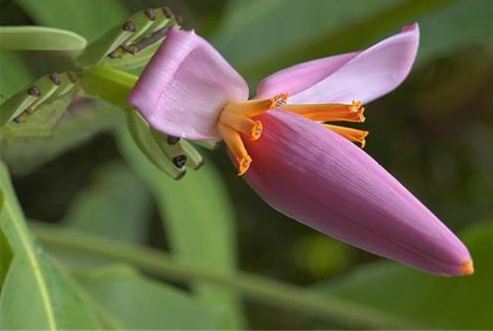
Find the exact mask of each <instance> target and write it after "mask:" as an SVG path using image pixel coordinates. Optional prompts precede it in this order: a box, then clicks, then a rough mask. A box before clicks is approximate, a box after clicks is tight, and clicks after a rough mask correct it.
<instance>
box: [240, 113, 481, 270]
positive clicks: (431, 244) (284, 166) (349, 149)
mask: <svg viewBox="0 0 493 331" xmlns="http://www.w3.org/2000/svg"><path fill="white" fill-rule="evenodd" d="M256 119H258V120H260V121H262V123H263V127H264V130H263V134H262V137H261V138H260V139H259V140H257V141H249V140H245V145H246V148H247V149H248V151H249V154H250V155H251V157H252V159H253V162H252V164H251V167H250V169H249V171H248V172H247V173H246V174H245V175H244V178H245V179H246V180H247V182H248V183H249V184H250V186H251V187H252V188H253V189H254V190H255V191H256V192H257V193H258V194H259V195H260V196H261V197H262V198H263V199H264V200H265V201H266V202H267V203H268V204H270V205H271V206H272V207H273V208H275V209H277V210H278V211H280V212H281V213H283V214H286V215H287V216H289V217H291V218H293V219H296V220H298V221H300V222H302V223H304V224H306V225H308V226H310V227H312V228H314V229H316V230H318V231H320V232H322V233H324V234H326V235H329V236H331V237H334V238H337V239H339V240H342V241H345V242H347V243H350V244H352V245H354V246H356V247H359V248H361V249H364V250H367V251H369V252H372V253H375V254H378V255H381V256H384V257H387V258H390V259H394V260H397V261H400V262H403V263H406V264H409V265H411V266H414V267H416V268H419V269H423V270H425V271H428V272H431V273H435V274H441V275H464V274H470V273H472V271H473V269H472V261H471V257H470V255H469V252H468V251H467V248H466V247H465V246H464V245H463V244H462V242H461V241H460V240H459V239H458V238H457V237H456V236H455V235H454V234H453V233H452V232H451V231H450V230H449V229H447V227H446V226H445V225H444V224H442V223H441V222H440V221H439V220H438V219H437V218H436V217H435V216H434V215H433V214H432V213H431V212H430V211H429V210H428V209H427V208H426V207H425V206H423V204H421V203H420V202H419V201H418V200H417V199H416V198H415V197H414V196H413V195H412V194H411V193H410V192H409V191H408V190H406V189H405V188H404V187H403V186H402V185H401V184H400V183H399V182H398V181H397V180H396V179H394V178H393V177H392V176H391V175H390V174H389V173H388V172H387V171H385V169H383V168H382V167H381V166H380V165H379V164H377V162H375V161H374V160H373V159H372V158H371V157H369V156H368V155H367V154H366V153H365V152H363V151H362V150H361V149H360V148H358V147H356V146H355V145H354V144H352V143H350V142H349V141H347V140H346V139H344V138H342V137H340V136H339V135H337V134H336V133H333V132H332V131H330V130H328V129H325V128H324V127H323V126H322V125H320V124H318V123H316V122H313V121H310V120H307V119H305V118H303V117H301V116H299V115H296V114H293V113H289V112H286V111H282V110H273V111H270V112H269V113H266V114H263V115H261V116H259V117H257V118H256Z"/></svg>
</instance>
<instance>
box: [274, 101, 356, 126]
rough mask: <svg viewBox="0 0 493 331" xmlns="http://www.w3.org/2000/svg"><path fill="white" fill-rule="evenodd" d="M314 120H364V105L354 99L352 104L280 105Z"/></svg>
mask: <svg viewBox="0 0 493 331" xmlns="http://www.w3.org/2000/svg"><path fill="white" fill-rule="evenodd" d="M280 108H281V109H285V110H289V111H292V112H294V113H297V114H299V115H302V116H305V117H307V118H309V119H311V120H314V121H323V122H325V121H346V122H359V123H361V122H364V121H365V117H364V116H363V112H364V110H365V108H364V107H362V106H361V102H359V101H353V102H352V104H350V105H346V104H339V103H322V104H286V105H283V106H281V107H280Z"/></svg>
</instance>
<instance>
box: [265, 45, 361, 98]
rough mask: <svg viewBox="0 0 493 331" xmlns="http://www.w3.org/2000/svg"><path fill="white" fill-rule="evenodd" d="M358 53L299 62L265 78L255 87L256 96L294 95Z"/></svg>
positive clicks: (328, 74) (329, 73)
mask: <svg viewBox="0 0 493 331" xmlns="http://www.w3.org/2000/svg"><path fill="white" fill-rule="evenodd" d="M356 55H358V53H348V54H341V55H336V56H330V57H326V58H323V59H318V60H313V61H309V62H305V63H301V64H298V65H295V66H292V67H289V68H286V69H284V70H281V71H278V72H276V73H275V74H273V75H271V76H269V77H267V78H265V79H264V80H262V81H261V82H260V84H259V85H258V87H257V98H258V99H262V98H271V97H272V96H274V95H277V94H280V93H286V92H287V93H289V95H295V94H297V93H299V92H301V91H303V90H306V89H307V88H309V87H311V86H313V85H315V84H316V83H318V82H319V81H321V80H322V79H324V78H326V77H328V76H330V75H331V74H332V73H333V72H334V71H336V70H337V69H339V68H340V67H341V66H342V65H344V64H345V63H347V62H348V61H349V60H351V59H352V58H353V57H355V56H356Z"/></svg>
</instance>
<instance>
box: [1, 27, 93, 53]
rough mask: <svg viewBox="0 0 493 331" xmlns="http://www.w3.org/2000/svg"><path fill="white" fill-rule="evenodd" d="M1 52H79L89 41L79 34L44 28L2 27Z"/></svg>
mask: <svg viewBox="0 0 493 331" xmlns="http://www.w3.org/2000/svg"><path fill="white" fill-rule="evenodd" d="M0 38H1V40H2V42H1V43H0V50H11V51H79V50H82V49H84V47H86V44H87V41H86V39H85V38H84V37H82V36H81V35H78V34H77V33H74V32H71V31H67V30H61V29H54V28H47V27H42V26H2V27H0Z"/></svg>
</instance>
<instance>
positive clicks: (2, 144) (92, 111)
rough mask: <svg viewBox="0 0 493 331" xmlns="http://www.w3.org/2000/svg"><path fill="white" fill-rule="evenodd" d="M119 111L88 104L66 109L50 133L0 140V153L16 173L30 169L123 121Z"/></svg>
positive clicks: (105, 106)
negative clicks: (67, 110)
mask: <svg viewBox="0 0 493 331" xmlns="http://www.w3.org/2000/svg"><path fill="white" fill-rule="evenodd" d="M119 113H120V110H118V109H115V108H112V107H111V106H107V105H101V104H94V103H91V102H89V103H87V104H82V105H79V106H76V107H74V108H73V109H71V111H69V112H65V114H64V115H63V116H62V118H61V119H60V121H58V123H57V125H56V128H55V131H53V133H52V135H51V136H46V137H26V136H15V137H9V138H2V139H0V156H1V157H2V160H4V162H6V163H8V164H9V166H10V167H12V169H13V170H14V171H16V172H18V173H26V172H29V171H32V170H33V169H35V168H36V167H38V166H40V165H42V164H43V163H45V162H47V161H49V160H51V159H53V158H55V157H56V156H58V155H60V154H62V153H63V152H65V151H67V150H69V149H70V148H74V147H75V146H78V145H80V144H82V143H83V142H85V141H87V140H88V139H90V138H91V137H93V136H94V135H96V134H98V133H100V132H102V131H104V130H109V129H111V128H112V127H115V126H117V125H118V124H121V123H122V122H123V120H122V117H121V116H118V115H119Z"/></svg>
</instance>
